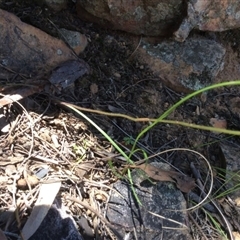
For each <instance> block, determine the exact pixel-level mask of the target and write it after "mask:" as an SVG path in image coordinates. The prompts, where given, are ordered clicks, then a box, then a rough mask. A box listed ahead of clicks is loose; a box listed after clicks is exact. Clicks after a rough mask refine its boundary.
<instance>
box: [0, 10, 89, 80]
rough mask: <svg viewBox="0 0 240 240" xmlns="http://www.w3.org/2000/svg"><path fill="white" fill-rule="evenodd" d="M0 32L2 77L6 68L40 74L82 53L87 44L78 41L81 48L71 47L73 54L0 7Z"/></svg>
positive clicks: (7, 75)
mask: <svg viewBox="0 0 240 240" xmlns="http://www.w3.org/2000/svg"><path fill="white" fill-rule="evenodd" d="M0 32H1V38H0V63H1V65H2V67H0V70H1V71H0V72H1V74H0V77H1V78H6V79H7V78H10V77H11V75H9V71H6V69H10V70H11V71H14V72H17V73H22V74H27V75H29V74H36V75H38V74H41V75H43V74H44V73H46V72H48V71H49V70H51V69H53V68H55V67H56V66H58V65H59V64H60V63H62V62H65V61H67V60H69V59H77V56H76V54H79V53H80V52H82V51H83V50H84V48H85V46H86V43H87V40H86V41H82V42H81V41H79V44H82V47H79V48H75V49H77V50H76V53H75V54H74V52H73V50H71V49H70V48H69V47H68V46H67V45H66V44H65V43H64V42H63V41H62V40H59V39H57V38H54V37H52V36H50V35H48V34H47V33H45V32H43V31H41V30H40V29H38V28H35V27H33V26H31V25H28V24H26V23H24V22H22V21H21V20H20V19H19V18H18V17H16V16H15V15H13V14H11V13H9V12H6V11H3V10H1V9H0ZM82 37H83V38H85V39H86V37H85V36H82ZM14 74H15V73H14Z"/></svg>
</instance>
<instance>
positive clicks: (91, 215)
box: [0, 9, 239, 239]
mask: <svg viewBox="0 0 240 240" xmlns="http://www.w3.org/2000/svg"><path fill="white" fill-rule="evenodd" d="M15 11H20V12H22V10H21V9H20V10H19V9H16V10H15ZM28 14H29V13H28ZM65 14H67V11H66V13H65ZM30 19H31V21H34V20H35V21H36V19H34V18H33V17H32V16H30ZM46 19H47V18H46ZM52 20H53V21H54V19H52ZM37 21H38V22H35V24H36V25H39V27H40V28H41V25H44V26H45V25H46V26H47V24H45V22H44V18H43V19H41V16H39V18H38V20H37ZM58 21H59V19H58ZM62 21H63V24H65V25H68V26H69V25H71V26H70V28H72V27H73V26H74V25H73V24H74V23H73V22H71V21H67V22H64V21H65V20H64V17H63V18H62ZM42 23H44V24H42ZM35 24H34V25H35ZM83 30H84V31H85V33H86V34H88V35H89V37H90V38H91V40H92V44H91V45H90V46H89V48H88V51H86V52H85V53H83V54H82V57H83V58H84V59H85V60H87V62H88V65H89V66H90V67H91V71H92V73H91V74H90V75H89V76H85V77H83V78H81V79H80V80H79V81H76V82H75V83H73V82H74V80H70V83H73V85H74V88H73V89H72V88H71V87H69V88H68V85H66V84H67V83H68V82H67V83H66V82H58V81H57V80H54V79H52V80H51V81H52V82H53V84H56V86H57V87H61V88H65V87H66V88H65V89H61V92H60V93H59V94H58V95H57V96H54V97H58V98H60V99H61V100H63V101H68V102H71V103H74V104H79V105H81V106H84V107H86V108H93V109H102V110H105V111H106V110H108V108H109V106H111V109H114V110H111V109H110V111H113V112H115V111H116V110H117V112H124V113H131V115H134V116H147V117H148V116H159V115H160V114H161V113H163V111H164V110H166V109H165V107H166V108H168V107H170V106H171V105H172V104H174V103H175V102H176V101H178V100H179V99H180V98H181V97H182V95H181V94H178V93H175V92H173V91H172V90H171V89H169V88H167V87H166V86H163V85H162V84H161V83H160V82H159V79H156V78H155V77H154V76H153V75H152V74H151V72H149V71H148V69H147V68H145V67H144V68H142V67H141V68H140V67H139V66H141V65H140V64H139V63H138V62H137V61H136V62H134V61H133V62H127V61H126V59H127V58H128V56H130V54H131V53H132V52H133V51H134V50H133V49H134V48H132V47H131V44H132V43H134V41H133V42H127V41H126V40H124V36H122V35H121V34H120V33H119V34H116V33H112V32H108V33H106V32H105V31H102V30H100V29H98V28H95V27H94V26H91V25H88V24H85V25H84V24H83ZM109 35H113V36H114V41H111V42H109V43H108V44H106V43H107V41H104V39H106V38H108V37H109ZM113 49H114V51H112V50H113ZM116 52H117V53H118V54H116ZM93 54H94V57H92V56H93ZM87 68H88V67H86V69H87ZM116 73H118V74H116ZM70 75H71V74H70ZM80 75H82V73H81V74H80ZM72 76H74V73H72ZM30 80H31V79H30ZM30 80H29V81H30ZM51 81H50V82H51ZM3 83H5V80H4V81H3ZM23 90H24V89H23ZM40 90H42V88H40ZM225 91H226V92H228V94H225ZM13 92H14V91H13ZM35 92H39V88H38V87H36V89H35V88H34V91H32V92H31V94H33V93H35ZM238 95H239V89H237V88H229V89H223V90H217V91H213V92H212V93H210V95H209V96H208V97H206V99H204V101H202V102H201V101H200V100H199V99H194V100H192V101H190V103H189V104H186V105H184V106H183V107H181V108H180V109H177V110H175V111H174V112H173V113H172V114H171V118H173V119H177V120H185V121H187V122H200V123H202V124H206V125H207V124H208V123H209V119H211V118H213V117H215V116H216V112H217V115H219V116H223V117H224V119H226V121H227V125H228V126H230V127H234V126H235V127H236V126H238V127H239V125H238V122H239V115H238V112H237V111H236V112H233V113H232V112H231V111H229V106H228V104H227V103H231V101H233V100H234V99H236V98H237V99H238V98H239V97H237V96H238ZM23 96H24V94H23ZM3 99H4V98H3ZM4 100H6V102H7V103H8V104H9V103H11V104H9V105H8V106H5V107H4V108H2V109H1V111H3V112H2V113H1V114H3V115H4V116H5V120H7V122H9V124H10V129H9V130H7V131H5V132H1V135H0V179H1V180H2V181H1V183H2V184H1V186H0V191H1V195H0V199H1V210H0V223H1V229H2V231H1V233H2V232H3V234H4V236H8V239H16V238H17V237H18V236H19V235H20V234H21V232H20V231H19V229H20V230H22V232H23V233H24V234H27V233H26V231H27V232H29V233H30V232H34V231H36V230H37V229H36V228H37V225H39V224H41V222H42V220H43V219H44V216H42V217H41V218H36V215H38V214H40V213H39V211H37V212H35V211H36V206H37V203H38V202H39V201H40V198H39V197H40V196H41V195H40V193H41V191H42V187H44V186H46V185H48V184H49V186H48V187H50V189H51V188H52V189H54V190H55V192H54V191H53V192H52V194H53V195H52V197H50V196H49V199H48V200H46V204H47V205H48V206H49V205H50V204H51V202H52V198H53V196H56V195H57V196H60V197H62V201H63V204H64V205H65V206H67V209H68V211H69V212H70V213H71V214H72V215H73V216H75V221H76V222H78V226H79V231H80V232H81V231H82V230H83V228H81V224H83V222H81V221H82V220H81V219H80V217H81V216H84V219H85V220H87V226H88V227H89V229H90V231H91V234H92V236H93V237H94V236H101V237H108V239H114V237H113V236H112V235H111V227H112V226H111V225H109V226H107V224H108V221H107V220H106V219H105V217H104V216H105V209H106V206H107V204H108V202H107V201H108V199H109V196H110V190H111V189H112V183H114V182H116V181H117V179H118V178H117V176H116V175H114V174H113V172H112V171H111V168H109V166H108V164H107V161H106V159H111V160H112V161H113V163H114V165H115V167H116V168H118V169H120V170H121V169H124V166H126V161H124V160H123V159H122V158H120V157H118V156H116V155H117V154H116V151H115V150H114V149H113V148H112V146H111V145H110V144H109V143H108V142H107V141H106V140H105V139H103V137H102V136H100V135H99V134H98V133H97V132H96V131H95V130H94V129H92V128H91V127H90V126H89V125H88V123H86V122H84V121H82V120H81V119H79V118H77V117H76V116H75V115H74V114H73V113H72V112H69V111H66V109H63V108H62V107H61V108H60V107H59V106H56V104H55V103H53V102H52V100H51V97H49V94H48V93H44V91H43V92H42V93H37V94H35V95H33V96H31V97H27V95H26V98H25V99H23V100H22V101H21V103H22V104H23V106H24V107H25V108H26V109H27V111H23V110H22V108H21V106H20V105H18V104H17V103H12V101H9V99H8V98H5V99H4ZM16 100H19V99H16ZM238 100H239V99H238ZM199 101H200V102H199ZM214 101H217V102H218V105H217V106H218V108H216V105H215V104H214ZM236 106H238V105H237V104H235V106H234V107H235V108H237V107H236ZM90 116H91V118H92V119H94V121H95V122H97V123H98V124H99V126H101V127H102V128H103V129H104V130H105V131H106V132H108V134H109V135H110V136H112V137H113V138H114V139H115V140H116V141H118V142H119V143H120V144H122V145H123V146H125V147H126V146H127V145H128V144H130V147H131V142H130V143H128V144H126V143H125V142H124V137H126V135H127V134H128V135H127V136H128V138H129V139H134V138H135V137H136V134H137V133H138V132H140V131H141V129H143V128H144V123H132V122H130V121H128V120H125V119H122V120H119V119H117V118H109V117H107V116H97V115H94V114H91V115H90ZM199 116H200V117H199ZM30 119H31V121H30ZM14 121H15V122H14ZM196 131H197V130H192V129H183V128H180V127H177V126H175V127H169V126H166V125H161V126H159V127H156V128H155V129H153V130H151V131H150V132H149V133H148V135H147V136H146V138H145V141H140V142H139V144H141V145H138V146H141V147H142V148H143V149H144V150H145V151H146V152H147V153H148V154H149V156H151V155H154V154H156V153H157V152H160V151H163V150H165V149H169V148H173V147H176V146H181V147H182V146H185V147H189V148H198V150H199V151H201V152H203V154H204V155H207V156H209V158H210V160H211V164H213V165H217V164H218V162H217V160H216V159H217V158H218V154H219V153H216V152H215V150H216V149H217V148H216V145H211V146H210V147H209V146H207V147H205V148H204V147H203V148H201V147H199V146H200V145H204V144H206V143H211V142H213V141H221V137H222V136H219V135H216V134H215V133H211V134H205V133H202V132H200V131H197V133H196ZM52 136H57V138H55V137H52ZM56 141H57V142H56ZM230 141H231V142H232V143H234V144H236V145H237V146H239V140H238V139H236V138H231V139H230ZM128 148H129V146H127V148H126V151H127V152H128V151H129V149H128ZM80 149H81V151H80ZM141 158H142V156H141V155H139V154H136V155H134V160H140V159H141ZM163 159H164V160H166V161H167V162H168V163H169V164H170V165H174V166H175V167H176V168H179V169H180V170H181V171H182V172H184V173H186V174H182V173H180V172H177V171H172V170H163V169H160V168H157V167H154V166H153V165H151V164H145V163H144V164H141V165H136V166H129V167H130V168H139V169H141V170H143V171H144V172H145V173H146V175H147V177H149V178H150V179H153V180H155V181H170V182H174V183H176V186H177V187H178V188H179V189H180V190H181V191H182V192H184V193H188V192H189V191H190V190H191V191H194V193H196V195H197V196H199V195H201V192H200V191H198V188H194V187H195V186H196V185H195V180H194V179H193V178H191V177H190V176H191V175H192V174H191V171H189V162H196V167H197V168H198V169H199V171H200V175H201V177H202V178H203V180H202V181H203V182H204V188H205V189H206V190H208V183H209V181H208V180H206V181H205V179H207V171H206V169H205V167H204V166H203V164H202V162H201V161H199V160H198V159H195V158H194V157H192V156H190V155H188V154H178V153H172V154H164V155H163V157H162V158H158V157H156V159H155V160H157V161H163ZM10 165H14V167H15V170H14V171H13V172H10V171H9V172H8V175H7V174H6V172H5V171H6V167H7V166H10ZM44 169H45V170H44ZM46 169H47V170H46ZM39 172H42V174H40V175H39V176H38V173H39ZM29 176H30V177H33V178H34V180H36V176H38V182H37V183H36V184H35V183H34V184H32V183H31V182H32V181H31V180H29ZM20 179H21V180H23V181H24V184H25V187H24V190H22V189H21V187H19V184H18V181H19V180H20ZM60 183H61V187H60V188H59V185H60ZM55 184H57V185H58V187H57V188H55V187H54V186H55ZM215 184H216V188H219V185H217V183H215ZM45 195H48V194H45ZM45 195H44V196H45ZM64 196H69V197H64ZM75 198H77V200H79V199H80V202H79V203H77V201H74V199H75ZM43 200H44V199H43ZM81 201H82V204H81ZM225 201H226V200H225ZM189 204H191V203H190V202H189ZM191 206H192V205H191ZM169 208H171V207H169ZM46 211H47V209H46ZM35 214H36V215H35ZM6 216H7V217H6ZM34 216H35V217H34ZM192 216H193V219H195V220H194V221H195V225H196V224H197V226H198V225H199V226H201V227H202V233H199V231H197V230H196V227H194V224H193V222H191V224H190V228H191V230H192V231H193V232H194V234H195V235H194V236H196V239H197V238H199V236H202V235H201V234H205V236H207V237H208V238H209V239H210V238H211V237H212V236H215V239H218V238H219V234H218V232H217V231H215V230H214V229H213V228H212V226H211V225H210V224H209V223H206V222H204V221H203V220H204V219H205V217H206V215H204V212H202V211H199V212H194V211H193V213H192ZM234 216H235V215H234ZM32 219H33V220H34V221H36V225H35V226H33V225H32V226H30V227H27V226H29V225H28V224H29V221H32ZM37 219H38V221H37ZM99 219H100V220H99ZM229 221H230V222H231V220H229ZM99 222H100V224H99ZM104 223H105V224H106V223H107V224H106V225H105V224H104ZM108 227H109V229H110V230H109V229H108ZM209 227H211V228H212V230H211V231H213V233H214V234H210V233H209V231H208V229H209ZM26 228H27V230H25V229H26ZM222 228H223V229H224V228H225V226H224V225H223V226H222ZM235 229H236V227H235ZM112 230H113V228H112ZM113 231H114V230H113ZM25 236H26V235H25Z"/></svg>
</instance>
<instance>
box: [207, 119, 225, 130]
mask: <svg viewBox="0 0 240 240" xmlns="http://www.w3.org/2000/svg"><path fill="white" fill-rule="evenodd" d="M210 124H211V125H212V126H213V127H215V128H223V129H226V128H227V121H226V120H225V119H218V118H211V119H210Z"/></svg>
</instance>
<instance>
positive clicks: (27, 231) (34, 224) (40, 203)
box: [22, 182, 61, 240]
mask: <svg viewBox="0 0 240 240" xmlns="http://www.w3.org/2000/svg"><path fill="white" fill-rule="evenodd" d="M60 187H61V182H54V183H51V184H50V183H49V184H42V186H41V188H40V192H39V196H38V199H37V202H36V204H35V206H34V208H33V210H32V213H31V215H30V217H29V218H28V220H27V222H26V224H25V225H24V227H23V229H22V237H23V239H24V240H28V239H29V238H30V237H31V236H32V235H33V234H34V233H35V232H36V230H37V229H38V228H39V226H40V225H41V223H42V221H43V219H44V218H45V217H46V215H47V213H48V210H49V209H50V208H51V206H52V203H53V201H54V199H55V197H56V195H57V193H58V192H59V189H60Z"/></svg>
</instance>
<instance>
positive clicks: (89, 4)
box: [77, 0, 185, 36]
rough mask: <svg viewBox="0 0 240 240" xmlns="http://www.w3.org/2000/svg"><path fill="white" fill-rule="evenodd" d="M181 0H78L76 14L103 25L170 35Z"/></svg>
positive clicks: (179, 17) (178, 18) (179, 14)
mask: <svg viewBox="0 0 240 240" xmlns="http://www.w3.org/2000/svg"><path fill="white" fill-rule="evenodd" d="M184 9H185V3H184V2H183V1H182V0H168V1H165V0H164V1H163V0H151V1H148V0H134V1H133V0H131V1H114V0H111V1H109V0H102V1H98V0H92V1H88V0H78V1H77V12H78V16H79V17H80V18H82V19H85V20H88V21H90V22H96V23H98V24H100V25H101V26H103V27H106V28H110V27H111V28H114V29H118V30H123V31H126V32H130V33H133V34H144V35H148V36H160V35H161V36H166V35H167V36H169V35H172V33H173V31H175V30H176V29H177V28H178V26H179V24H180V22H181V21H182V19H183V17H184V16H183V12H184Z"/></svg>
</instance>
